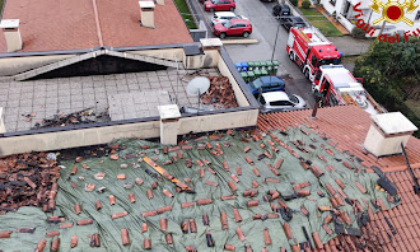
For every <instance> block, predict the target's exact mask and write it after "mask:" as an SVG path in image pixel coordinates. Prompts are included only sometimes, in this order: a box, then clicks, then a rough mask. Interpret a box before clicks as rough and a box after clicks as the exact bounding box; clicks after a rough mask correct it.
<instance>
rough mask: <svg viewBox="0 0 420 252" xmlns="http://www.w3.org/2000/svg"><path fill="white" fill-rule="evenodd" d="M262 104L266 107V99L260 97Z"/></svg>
mask: <svg viewBox="0 0 420 252" xmlns="http://www.w3.org/2000/svg"><path fill="white" fill-rule="evenodd" d="M260 103H261V104H262V105H264V104H265V103H266V102H265V99H264V97H262V96H261V97H260Z"/></svg>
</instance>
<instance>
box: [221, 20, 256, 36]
mask: <svg viewBox="0 0 420 252" xmlns="http://www.w3.org/2000/svg"><path fill="white" fill-rule="evenodd" d="M213 33H214V35H216V36H218V37H220V38H221V39H224V38H225V37H226V36H244V37H245V38H248V37H249V34H251V33H252V24H251V22H250V21H249V20H248V19H231V20H228V21H226V22H224V23H218V24H215V25H214V32H213Z"/></svg>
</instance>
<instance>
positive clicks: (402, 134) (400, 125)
mask: <svg viewBox="0 0 420 252" xmlns="http://www.w3.org/2000/svg"><path fill="white" fill-rule="evenodd" d="M371 118H372V124H371V126H370V129H369V132H368V133H367V136H366V139H365V143H364V144H363V147H364V148H365V149H366V150H367V151H369V152H370V153H372V154H373V155H374V156H376V157H383V156H389V155H394V154H401V143H402V144H403V145H404V146H405V145H406V144H407V141H408V139H409V138H410V136H411V135H412V134H413V133H414V131H416V130H418V128H417V127H416V126H415V125H414V124H413V123H412V122H410V120H408V119H407V118H406V117H405V116H404V115H403V114H401V112H392V113H384V114H377V115H372V116H371Z"/></svg>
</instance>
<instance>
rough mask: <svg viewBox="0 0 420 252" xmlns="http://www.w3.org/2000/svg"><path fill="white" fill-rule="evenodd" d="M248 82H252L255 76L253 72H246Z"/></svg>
mask: <svg viewBox="0 0 420 252" xmlns="http://www.w3.org/2000/svg"><path fill="white" fill-rule="evenodd" d="M247 73H248V81H253V80H255V74H254V71H248V72H247Z"/></svg>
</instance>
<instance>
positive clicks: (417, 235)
mask: <svg viewBox="0 0 420 252" xmlns="http://www.w3.org/2000/svg"><path fill="white" fill-rule="evenodd" d="M311 113H312V111H311V110H301V111H293V112H283V113H271V114H265V115H260V117H259V119H258V127H259V129H260V130H262V131H268V130H272V129H279V130H284V129H286V128H288V127H289V126H293V127H297V126H299V125H306V126H308V127H310V128H312V129H314V131H319V133H321V134H325V136H326V137H328V138H330V139H331V140H332V141H334V142H336V143H338V146H337V147H336V148H337V149H339V150H341V151H348V153H350V154H354V155H356V156H357V157H359V158H361V159H363V160H364V161H363V165H364V166H367V167H370V166H371V165H375V166H377V167H379V168H381V169H382V171H384V172H385V173H386V174H387V176H388V178H389V179H390V180H391V181H392V182H394V184H395V185H396V186H397V188H398V195H399V196H400V197H401V201H402V203H401V204H400V205H399V206H397V207H395V208H393V209H391V210H388V211H386V212H378V213H373V214H370V216H371V220H370V222H368V224H367V226H368V228H367V229H365V228H364V230H367V233H366V235H367V236H368V237H371V238H372V237H375V234H377V238H378V239H379V240H381V241H383V242H384V244H383V245H382V248H383V249H384V251H392V252H393V251H419V249H420V232H419V230H420V197H419V196H417V195H415V194H414V191H413V186H412V185H413V181H412V178H411V176H410V173H409V172H408V170H407V166H406V164H405V160H404V157H403V156H401V155H396V156H391V157H384V158H379V159H377V158H376V157H373V156H372V155H370V154H369V155H364V154H363V153H362V150H361V146H362V145H363V142H364V139H365V137H366V133H367V131H368V129H369V127H370V124H371V120H370V117H369V114H367V113H366V112H364V111H363V110H361V109H360V108H357V107H355V106H340V107H331V108H322V109H319V110H318V114H317V120H312V119H309V116H310V115H311ZM406 150H407V155H408V159H409V160H410V164H411V166H412V168H413V169H414V170H415V173H416V174H417V176H418V177H419V178H420V169H418V168H420V140H419V139H417V138H415V137H410V139H409V141H408V144H407V146H406ZM384 202H385V201H384ZM369 212H371V210H369ZM385 216H386V217H387V218H388V219H389V220H390V221H391V224H392V225H393V226H394V229H395V230H396V232H397V234H396V235H392V232H391V230H390V228H389V226H388V224H387V223H386V221H385ZM372 217H373V218H372ZM387 233H388V234H390V235H391V237H392V240H393V242H391V240H390V238H389V237H388V234H387ZM335 244H338V238H334V239H332V240H331V241H329V242H328V243H327V244H325V248H326V250H328V249H330V250H331V251H337V249H336V247H335ZM394 246H395V247H394Z"/></svg>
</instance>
